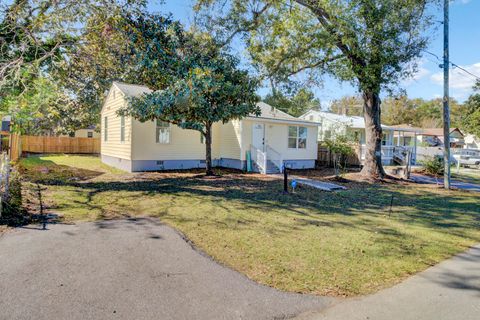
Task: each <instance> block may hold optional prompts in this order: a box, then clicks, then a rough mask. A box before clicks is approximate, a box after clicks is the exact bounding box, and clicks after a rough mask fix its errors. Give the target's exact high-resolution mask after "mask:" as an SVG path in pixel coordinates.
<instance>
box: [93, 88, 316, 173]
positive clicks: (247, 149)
mask: <svg viewBox="0 0 480 320" xmlns="http://www.w3.org/2000/svg"><path fill="white" fill-rule="evenodd" d="M150 92H152V91H151V90H150V89H149V88H148V87H145V86H141V85H132V84H125V83H120V82H114V83H113V84H112V87H111V88H110V90H109V92H108V94H107V97H106V100H105V102H104V105H103V107H102V111H101V132H100V134H101V139H100V140H101V159H102V161H103V162H104V163H106V164H109V165H111V166H114V167H117V168H120V169H123V170H125V171H129V172H135V171H156V170H174V169H189V168H203V167H205V144H204V139H203V137H202V135H201V134H200V132H199V131H196V130H187V129H182V128H180V127H178V126H176V125H173V124H170V123H166V122H162V121H159V120H157V121H146V122H143V123H142V122H140V121H138V120H135V119H132V118H131V117H123V116H118V115H117V111H118V110H119V109H120V108H121V107H123V106H125V105H126V103H127V99H126V98H127V97H138V96H141V95H142V94H144V93H150ZM258 106H259V107H260V110H261V115H260V116H253V115H251V116H247V117H245V118H243V119H241V120H232V121H229V122H227V123H220V122H219V123H215V124H214V125H213V128H212V135H213V136H212V162H213V165H214V166H216V167H227V168H235V169H240V170H246V169H247V168H252V169H253V170H254V171H259V172H262V173H273V172H280V171H281V170H282V167H283V166H284V165H285V166H287V167H290V168H298V169H302V168H313V167H314V166H315V160H316V159H317V138H316V137H317V134H318V124H317V123H313V122H310V121H305V120H301V119H298V118H295V117H292V116H290V115H288V114H286V113H284V112H281V111H279V110H277V109H275V108H273V107H271V106H269V105H267V104H265V103H259V104H258ZM247 162H249V164H251V166H250V165H248V166H247Z"/></svg>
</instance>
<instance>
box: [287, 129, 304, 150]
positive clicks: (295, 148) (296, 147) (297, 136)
mask: <svg viewBox="0 0 480 320" xmlns="http://www.w3.org/2000/svg"><path fill="white" fill-rule="evenodd" d="M290 127H295V128H296V129H297V134H296V137H293V136H292V137H291V136H290ZM300 128H305V130H306V132H307V137H306V138H305V148H299V147H298V145H299V144H298V140H299V139H300V136H299V133H300ZM290 138H295V147H294V148H292V147H290V146H289V143H288V142H289V140H290ZM307 143H308V127H304V126H288V127H287V148H288V149H290V150H306V149H307Z"/></svg>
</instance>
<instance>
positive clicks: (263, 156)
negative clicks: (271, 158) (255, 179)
mask: <svg viewBox="0 0 480 320" xmlns="http://www.w3.org/2000/svg"><path fill="white" fill-rule="evenodd" d="M250 153H251V156H252V161H253V162H254V163H256V164H257V166H258V169H259V170H260V173H262V174H266V173H267V153H266V152H263V151H262V150H260V149H258V148H256V147H255V146H253V145H250Z"/></svg>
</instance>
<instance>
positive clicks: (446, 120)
mask: <svg viewBox="0 0 480 320" xmlns="http://www.w3.org/2000/svg"><path fill="white" fill-rule="evenodd" d="M449 1H450V0H444V4H443V142H444V148H445V150H444V153H443V160H444V161H443V162H444V165H445V173H444V176H443V179H444V187H445V189H450V108H449V99H450V97H449V79H448V78H449V77H448V71H449V66H450V57H449V47H448V20H449V17H448V16H449V14H448V6H449V4H448V2H449Z"/></svg>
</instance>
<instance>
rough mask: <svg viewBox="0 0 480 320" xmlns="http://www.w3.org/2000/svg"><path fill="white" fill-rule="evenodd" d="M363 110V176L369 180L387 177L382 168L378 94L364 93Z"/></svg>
mask: <svg viewBox="0 0 480 320" xmlns="http://www.w3.org/2000/svg"><path fill="white" fill-rule="evenodd" d="M363 109H364V118H365V143H366V152H365V163H364V164H363V169H362V175H364V176H365V177H367V178H369V179H381V178H383V177H385V171H384V170H383V166H382V125H381V122H380V97H379V94H378V93H377V92H374V91H365V92H364V93H363Z"/></svg>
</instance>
